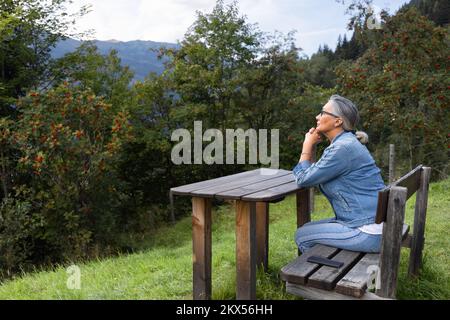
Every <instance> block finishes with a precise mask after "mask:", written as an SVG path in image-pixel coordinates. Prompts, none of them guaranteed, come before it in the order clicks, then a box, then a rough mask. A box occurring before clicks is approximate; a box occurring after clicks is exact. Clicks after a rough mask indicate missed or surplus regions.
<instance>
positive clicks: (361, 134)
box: [355, 131, 369, 144]
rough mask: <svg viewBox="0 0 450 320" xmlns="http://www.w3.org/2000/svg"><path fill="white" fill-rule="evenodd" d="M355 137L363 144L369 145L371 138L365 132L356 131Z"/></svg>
mask: <svg viewBox="0 0 450 320" xmlns="http://www.w3.org/2000/svg"><path fill="white" fill-rule="evenodd" d="M355 135H356V138H357V139H358V140H359V142H361V143H362V144H367V143H368V142H369V136H368V135H367V133H365V132H364V131H356V132H355Z"/></svg>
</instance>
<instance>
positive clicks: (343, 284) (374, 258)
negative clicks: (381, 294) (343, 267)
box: [335, 253, 380, 298]
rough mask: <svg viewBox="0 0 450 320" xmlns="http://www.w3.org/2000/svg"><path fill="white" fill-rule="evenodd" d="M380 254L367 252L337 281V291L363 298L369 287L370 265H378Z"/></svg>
mask: <svg viewBox="0 0 450 320" xmlns="http://www.w3.org/2000/svg"><path fill="white" fill-rule="evenodd" d="M379 261H380V254H378V253H366V254H365V255H364V257H363V258H362V259H361V260H360V261H359V262H358V263H357V264H356V265H355V266H354V267H353V268H352V269H351V270H350V271H349V272H348V273H347V274H346V275H345V276H344V277H343V278H342V279H341V280H340V281H339V282H338V283H337V285H336V289H335V291H336V292H337V293H341V294H345V295H349V296H353V297H356V298H361V297H362V296H363V295H364V294H365V293H366V289H367V280H368V279H369V272H370V266H375V268H377V267H378V263H379Z"/></svg>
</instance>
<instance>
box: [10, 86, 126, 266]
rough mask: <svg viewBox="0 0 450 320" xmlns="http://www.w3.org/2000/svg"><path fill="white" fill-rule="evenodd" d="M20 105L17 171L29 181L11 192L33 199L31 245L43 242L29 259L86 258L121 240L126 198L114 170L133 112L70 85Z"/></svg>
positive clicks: (13, 137) (15, 138) (14, 140)
mask: <svg viewBox="0 0 450 320" xmlns="http://www.w3.org/2000/svg"><path fill="white" fill-rule="evenodd" d="M18 108H19V110H20V112H21V116H20V119H19V120H18V121H16V123H15V130H14V132H13V133H12V134H11V138H10V139H11V143H12V144H14V145H15V146H16V147H17V148H18V149H19V150H20V151H21V158H20V159H18V160H17V161H16V162H15V163H17V170H18V171H20V172H23V173H24V174H27V175H28V176H29V177H30V180H29V181H28V182H27V183H26V184H23V185H20V184H17V183H16V184H15V185H14V187H13V190H14V193H15V194H16V195H18V196H16V197H15V200H16V201H18V200H28V201H31V203H32V205H31V208H30V212H31V213H33V214H34V215H37V216H38V217H39V219H38V220H39V221H40V222H39V228H37V230H36V233H34V234H32V235H30V236H29V241H32V242H33V243H40V246H41V247H40V249H39V250H40V251H41V252H39V250H36V251H32V252H29V256H28V258H30V259H31V260H33V261H35V262H42V260H43V259H49V260H50V261H52V262H55V261H62V260H65V259H72V258H78V257H86V256H88V255H89V253H90V252H92V250H93V246H94V244H95V245H98V246H99V247H100V248H104V247H106V245H112V244H113V243H115V238H114V236H115V235H116V234H117V232H118V227H119V226H120V224H119V222H120V219H121V212H122V210H121V208H122V205H123V203H126V200H127V195H126V194H125V193H124V192H123V188H122V185H121V181H120V179H119V177H118V176H117V169H116V166H117V156H118V155H119V154H120V152H121V148H122V145H123V144H124V143H125V142H129V141H131V140H132V130H131V124H130V123H129V121H128V113H127V112H115V111H113V110H112V108H111V105H109V104H107V103H105V101H104V100H103V99H102V98H100V97H97V96H95V94H94V93H93V92H92V91H89V90H81V89H80V88H76V87H70V86H68V85H61V86H59V87H57V88H54V89H52V90H49V91H48V92H45V93H42V94H40V93H37V92H31V93H30V94H29V95H27V96H26V97H24V98H22V99H20V100H19V102H18ZM21 190H22V191H23V190H28V191H27V192H26V193H25V194H23V192H22V191H21ZM22 196H23V197H24V198H21V197H22ZM31 213H30V214H31ZM32 257H33V258H32Z"/></svg>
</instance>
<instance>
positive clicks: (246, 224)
mask: <svg viewBox="0 0 450 320" xmlns="http://www.w3.org/2000/svg"><path fill="white" fill-rule="evenodd" d="M236 299H238V300H253V299H256V203H255V202H246V201H240V200H237V201H236Z"/></svg>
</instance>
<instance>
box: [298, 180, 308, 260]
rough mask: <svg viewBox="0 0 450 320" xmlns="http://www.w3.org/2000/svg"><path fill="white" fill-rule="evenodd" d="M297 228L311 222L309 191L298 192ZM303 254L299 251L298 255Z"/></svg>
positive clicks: (304, 189) (301, 190)
mask: <svg viewBox="0 0 450 320" xmlns="http://www.w3.org/2000/svg"><path fill="white" fill-rule="evenodd" d="M296 198H297V228H300V227H301V226H302V225H304V224H305V223H307V222H310V221H311V202H310V200H311V198H310V191H309V189H306V188H303V189H300V190H298V191H297V194H296ZM300 254H301V252H300V250H298V255H300Z"/></svg>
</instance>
